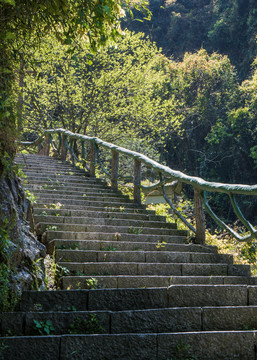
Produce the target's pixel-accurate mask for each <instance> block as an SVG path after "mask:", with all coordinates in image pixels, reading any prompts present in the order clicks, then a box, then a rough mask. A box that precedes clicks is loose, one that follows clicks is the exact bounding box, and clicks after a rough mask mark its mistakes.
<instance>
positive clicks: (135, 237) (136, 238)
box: [46, 230, 187, 244]
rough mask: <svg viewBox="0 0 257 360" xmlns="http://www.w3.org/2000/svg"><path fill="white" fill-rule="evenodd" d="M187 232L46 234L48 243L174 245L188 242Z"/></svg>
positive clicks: (50, 232)
mask: <svg viewBox="0 0 257 360" xmlns="http://www.w3.org/2000/svg"><path fill="white" fill-rule="evenodd" d="M186 234H187V233H186V231H184V230H174V235H172V236H171V235H151V234H125V233H124V234H120V233H118V232H115V233H113V234H112V233H105V232H102V233H101V232H98V233H97V232H86V233H85V232H74V231H58V230H55V231H51V230H48V231H47V232H46V242H49V241H51V240H53V239H65V240H104V241H120V240H121V241H130V242H141V241H142V242H154V243H155V244H157V243H158V241H159V242H163V241H165V242H167V243H172V244H184V243H185V242H186V240H187V238H186Z"/></svg>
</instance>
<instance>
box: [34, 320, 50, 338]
mask: <svg viewBox="0 0 257 360" xmlns="http://www.w3.org/2000/svg"><path fill="white" fill-rule="evenodd" d="M33 322H34V330H35V331H36V333H37V334H39V335H50V334H52V333H53V332H54V331H55V328H54V326H53V324H52V321H51V320H46V321H38V320H33Z"/></svg>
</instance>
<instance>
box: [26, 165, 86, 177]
mask: <svg viewBox="0 0 257 360" xmlns="http://www.w3.org/2000/svg"><path fill="white" fill-rule="evenodd" d="M23 172H24V173H25V174H31V175H33V174H37V175H38V174H44V175H45V174H53V175H57V174H63V175H67V174H68V175H69V174H70V173H73V174H78V175H86V176H89V174H88V172H86V171H85V170H83V169H78V168H75V167H72V166H67V165H66V166H65V165H62V164H60V165H59V166H58V165H52V166H49V165H47V166H30V167H27V166H24V167H23Z"/></svg>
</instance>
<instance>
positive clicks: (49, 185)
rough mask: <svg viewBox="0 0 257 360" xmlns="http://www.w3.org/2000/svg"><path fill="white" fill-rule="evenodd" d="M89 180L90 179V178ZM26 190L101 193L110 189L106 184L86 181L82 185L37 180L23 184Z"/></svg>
mask: <svg viewBox="0 0 257 360" xmlns="http://www.w3.org/2000/svg"><path fill="white" fill-rule="evenodd" d="M90 179H91V178H90ZM25 186H26V188H27V189H31V191H33V190H34V191H35V190H44V189H45V188H46V189H53V188H54V189H56V190H57V189H61V190H66V189H67V190H74V189H77V190H80V191H86V190H91V189H94V190H95V191H101V190H103V191H104V190H107V189H110V187H109V186H107V184H104V183H102V182H95V180H88V181H87V182H84V183H82V184H78V183H75V184H74V183H73V182H72V183H71V182H60V181H55V180H52V181H49V180H47V181H44V180H37V181H33V183H26V184H25Z"/></svg>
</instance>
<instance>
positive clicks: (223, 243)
mask: <svg viewBox="0 0 257 360" xmlns="http://www.w3.org/2000/svg"><path fill="white" fill-rule="evenodd" d="M176 208H177V209H178V210H179V211H180V212H181V213H182V214H183V215H184V216H185V217H186V218H187V220H188V221H189V222H191V223H192V224H193V225H194V214H193V206H192V204H191V203H190V201H186V202H182V201H179V202H178V206H176ZM147 209H149V210H154V211H155V212H156V214H157V215H162V216H165V217H166V221H167V222H171V223H172V222H173V223H174V222H175V223H176V224H177V227H178V229H182V230H188V228H187V227H186V225H185V224H184V223H183V222H182V221H181V220H180V219H178V218H176V216H173V215H172V214H170V211H169V210H170V207H169V205H168V204H149V205H148V206H147ZM230 227H232V228H233V229H234V230H235V231H237V232H239V233H243V231H244V229H243V228H242V227H240V226H239V224H238V221H237V222H235V223H234V224H233V225H230ZM188 234H189V235H188V240H189V241H190V239H191V238H192V237H193V233H192V232H191V231H189V230H188ZM206 244H207V245H213V246H217V248H218V251H219V253H221V254H232V255H233V257H234V263H235V264H250V265H251V271H252V275H257V242H255V241H249V242H239V241H237V240H236V239H235V238H233V236H232V235H231V234H230V233H228V232H227V231H225V230H217V229H216V230H214V231H211V230H210V229H207V230H206Z"/></svg>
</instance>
